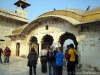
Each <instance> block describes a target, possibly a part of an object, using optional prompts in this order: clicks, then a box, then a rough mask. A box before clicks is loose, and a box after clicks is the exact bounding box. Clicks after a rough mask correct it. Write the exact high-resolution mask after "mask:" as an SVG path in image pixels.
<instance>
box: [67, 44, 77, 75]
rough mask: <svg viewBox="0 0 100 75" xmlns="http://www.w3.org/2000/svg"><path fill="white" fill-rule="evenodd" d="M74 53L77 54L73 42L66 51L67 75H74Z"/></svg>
mask: <svg viewBox="0 0 100 75" xmlns="http://www.w3.org/2000/svg"><path fill="white" fill-rule="evenodd" d="M75 54H78V52H77V50H76V49H75V48H74V45H73V44H70V49H69V51H68V63H67V72H68V75H75V65H76V63H75V60H76V59H75Z"/></svg>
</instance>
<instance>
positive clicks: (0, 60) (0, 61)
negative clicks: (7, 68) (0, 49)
mask: <svg viewBox="0 0 100 75" xmlns="http://www.w3.org/2000/svg"><path fill="white" fill-rule="evenodd" d="M0 63H2V58H1V55H0Z"/></svg>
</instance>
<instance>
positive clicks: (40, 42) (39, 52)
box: [39, 42, 41, 53]
mask: <svg viewBox="0 0 100 75" xmlns="http://www.w3.org/2000/svg"><path fill="white" fill-rule="evenodd" d="M40 51H41V42H40V43H39V53H40Z"/></svg>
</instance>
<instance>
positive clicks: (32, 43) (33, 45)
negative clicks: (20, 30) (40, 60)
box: [29, 36, 39, 53]
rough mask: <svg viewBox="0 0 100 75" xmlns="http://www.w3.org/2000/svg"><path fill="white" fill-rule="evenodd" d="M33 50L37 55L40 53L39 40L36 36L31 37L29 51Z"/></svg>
mask: <svg viewBox="0 0 100 75" xmlns="http://www.w3.org/2000/svg"><path fill="white" fill-rule="evenodd" d="M31 48H34V49H35V50H36V52H37V53H39V45H38V43H37V38H36V37H35V36H33V37H31V39H30V44H29V51H30V50H31Z"/></svg>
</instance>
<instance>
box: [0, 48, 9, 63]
mask: <svg viewBox="0 0 100 75" xmlns="http://www.w3.org/2000/svg"><path fill="white" fill-rule="evenodd" d="M2 54H3V55H4V62H2V57H1V56H2ZM10 55H11V50H10V48H9V47H8V46H7V47H6V48H5V49H4V51H3V50H2V48H0V63H2V64H6V63H7V64H9V57H10Z"/></svg>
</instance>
